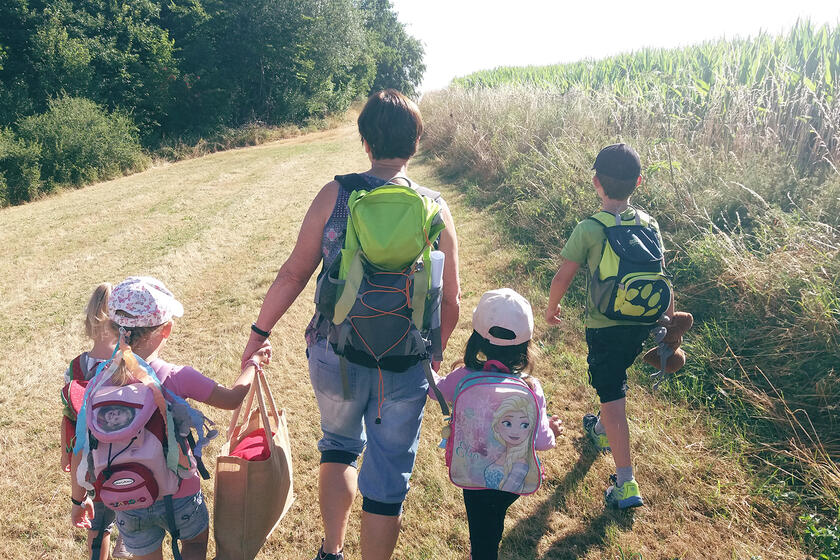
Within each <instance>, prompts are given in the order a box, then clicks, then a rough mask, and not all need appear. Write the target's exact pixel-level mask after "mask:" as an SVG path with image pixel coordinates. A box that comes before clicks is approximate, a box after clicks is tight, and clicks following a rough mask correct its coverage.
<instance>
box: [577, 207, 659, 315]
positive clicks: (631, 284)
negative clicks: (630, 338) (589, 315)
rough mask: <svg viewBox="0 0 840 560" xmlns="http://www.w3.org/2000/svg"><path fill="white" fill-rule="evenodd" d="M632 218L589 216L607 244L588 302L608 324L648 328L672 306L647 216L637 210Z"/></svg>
mask: <svg viewBox="0 0 840 560" xmlns="http://www.w3.org/2000/svg"><path fill="white" fill-rule="evenodd" d="M635 214H636V215H635V218H633V219H631V220H627V221H622V219H621V214H612V213H611V212H606V211H604V210H602V211H600V212H597V213H596V214H594V215H593V216H590V218H589V219H590V220H593V221H595V222H597V223H598V224H600V225H601V227H603V228H604V235H605V236H606V239H605V240H604V246H603V249H602V251H601V260H600V261H599V263H598V266H597V268H596V269H595V272H594V273H593V274H592V278H591V280H590V283H589V300H590V301H591V303H592V305H594V306H595V308H596V309H598V311H600V312H601V313H603V314H604V316H606V317H608V318H610V319H617V320H621V321H634V322H637V323H643V324H651V325H652V324H654V323H656V321H657V320H658V319H659V318H660V317H661V316H662V314H663V313H665V312H666V311H667V310H668V307H669V306H670V305H671V298H672V297H673V296H672V288H671V281H670V280H669V279H668V277H667V276H666V274H665V268H664V265H663V261H662V255H663V251H662V243H661V241H660V239H659V235H658V234H657V232H656V230H655V229H654V228H653V227H652V226H651V225H650V223H651V218H650V216H648V215H647V214H645V213H644V212H642V211H641V210H639V209H636V213H635Z"/></svg>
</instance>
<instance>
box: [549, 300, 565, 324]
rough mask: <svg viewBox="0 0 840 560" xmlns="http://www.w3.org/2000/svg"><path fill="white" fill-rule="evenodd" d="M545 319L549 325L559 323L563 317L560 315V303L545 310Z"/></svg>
mask: <svg viewBox="0 0 840 560" xmlns="http://www.w3.org/2000/svg"><path fill="white" fill-rule="evenodd" d="M545 320H546V322H547V323H548V324H549V325H559V324H560V323H561V322H562V321H563V319H562V318H561V317H560V304H559V303H558V304H557V305H555V306H554V307H553V308H552V307H549V308H548V309H546V310H545Z"/></svg>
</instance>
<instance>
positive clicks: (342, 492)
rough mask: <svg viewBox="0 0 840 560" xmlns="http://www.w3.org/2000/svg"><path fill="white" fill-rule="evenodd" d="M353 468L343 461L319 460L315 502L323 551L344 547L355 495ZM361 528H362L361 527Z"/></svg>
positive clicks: (354, 470)
mask: <svg viewBox="0 0 840 560" xmlns="http://www.w3.org/2000/svg"><path fill="white" fill-rule="evenodd" d="M357 476H358V474H357V471H356V468H355V467H354V466H352V465H345V464H343V463H321V466H320V469H319V471H318V502H319V504H320V506H321V520H322V521H323V523H324V545H323V550H324V552H325V553H327V554H334V553H336V552H339V551H340V550H341V549H342V548H343V547H344V536H345V534H346V533H347V523H348V520H349V519H350V508H351V507H352V506H353V499H354V498H355V497H356V479H357ZM362 527H363V530H364V526H362Z"/></svg>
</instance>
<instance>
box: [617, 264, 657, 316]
mask: <svg viewBox="0 0 840 560" xmlns="http://www.w3.org/2000/svg"><path fill="white" fill-rule="evenodd" d="M628 286H630V287H629V288H628ZM670 301H671V288H670V285H669V284H668V282H667V280H664V279H662V278H660V277H659V276H658V275H654V276H651V275H649V274H644V275H638V276H636V277H634V278H631V279H629V281H628V282H627V283H626V284H625V289H624V290H619V292H618V294H617V296H616V298H615V311H616V312H618V313H621V314H622V315H624V316H625V317H637V318H641V319H645V320H646V319H648V318H650V319H652V320H656V319H658V318H659V317H660V315H662V314H663V313H665V311H667V309H668V305H669V304H670ZM663 304H664V305H663Z"/></svg>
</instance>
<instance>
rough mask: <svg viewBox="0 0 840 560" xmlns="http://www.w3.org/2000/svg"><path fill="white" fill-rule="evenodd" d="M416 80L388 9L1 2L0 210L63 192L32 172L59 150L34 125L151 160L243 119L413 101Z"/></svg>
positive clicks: (208, 2) (244, 2)
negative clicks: (397, 96)
mask: <svg viewBox="0 0 840 560" xmlns="http://www.w3.org/2000/svg"><path fill="white" fill-rule="evenodd" d="M424 70H425V66H424V65H423V48H422V45H421V44H420V42H419V41H418V40H417V39H415V38H414V37H412V36H410V35H409V34H408V33H407V32H406V30H405V26H404V25H403V24H401V23H400V22H399V20H398V19H397V15H396V13H395V11H394V9H393V6H392V5H391V2H390V0H4V1H3V2H2V3H0V202H5V203H15V202H20V201H25V200H29V199H31V198H32V195H33V194H35V193H37V192H38V191H41V190H49V189H50V188H51V187H52V186H53V185H55V184H60V183H63V182H67V180H68V179H67V177H56V176H43V174H41V173H40V171H44V170H46V169H47V168H50V169H51V168H54V167H56V165H54V164H53V163H54V162H47V163H48V165H46V166H45V165H43V163H44V158H45V157H46V156H45V155H44V153H45V151H46V152H51V151H52V152H54V151H55V149H54V148H55V146H54V144H55V145H58V144H62V143H63V141H62V139H61V138H59V135H58V133H57V132H55V131H46V132H48V134H47V135H46V136H44V135H43V134H42V133H43V132H44V130H43V128H42V127H44V126H47V127H50V126H53V125H54V126H56V127H58V128H61V129H62V130H63V132H62V134H66V133H67V132H68V130H69V131H72V130H73V129H74V128H78V127H79V126H82V127H86V128H97V126H99V127H100V128H103V130H106V129H110V128H116V129H117V131H118V133H116V134H115V133H113V131H112V132H111V133H109V134H108V135H106V136H108V138H106V139H103V141H105V140H108V139H110V141H115V140H114V138H115V137H117V138H118V140H116V141H121V142H122V141H125V142H129V143H134V144H137V145H138V146H141V147H142V148H144V149H146V150H150V149H154V148H156V147H157V146H160V145H161V144H164V143H167V142H172V141H173V139H183V140H185V141H187V142H189V141H191V140H194V139H198V138H200V137H201V136H202V135H205V134H210V133H212V132H213V131H218V130H220V129H223V128H225V127H228V128H230V127H238V126H242V125H244V124H246V123H253V122H260V123H264V124H266V125H277V124H285V123H302V122H305V121H307V120H308V119H312V118H319V117H324V116H326V115H328V114H332V113H338V112H342V111H344V110H346V109H347V108H348V107H349V105H350V103H351V102H352V101H354V100H356V99H359V98H363V97H365V96H367V95H368V94H369V93H370V92H371V91H373V90H376V89H381V88H384V87H395V88H398V89H400V90H402V91H404V92H407V93H409V94H414V93H415V88H416V87H417V86H418V85H419V83H420V80H421V77H422V74H423V71H424ZM68 103H69V104H70V105H69V106H68V105H67V104H68ZM59 106H61V110H62V112H63V114H56V113H57V111H58V109H57V107H59ZM68 113H69V114H71V115H75V116H76V117H77V118H81V119H82V120H81V121H78V122H76V121H74V122H67V119H68ZM33 118H37V119H39V120H38V123H37V124H38V125H40V126H34V123H33V122H32V119H33ZM84 119H88V120H84ZM91 119H92V121H91ZM53 121H58V123H57V124H55V123H53ZM93 121H95V123H94V122H93ZM109 123H113V125H114V126H113V127H111V125H110V124H109ZM85 140H86V141H94V142H95V141H96V139H95V138H93V139H91V138H90V137H89V135H88V138H86V139H85ZM63 157H68V156H67V154H65V156H63ZM69 157H72V155H70V156H69ZM130 159H131V158H129V160H130ZM75 163H77V162H70V164H71V165H74V164H75ZM127 165H129V166H131V165H134V166H136V165H137V162H136V161H134V162H133V163H129V164H127ZM33 166H35V167H38V168H40V169H39V170H38V171H39V173H38V174H39V175H41V176H40V177H39V178H38V179H37V180H35V181H34V184H33V177H34V175H35V174H36V173H35V172H34V170H33V169H32V167H33ZM119 166H120V167H122V166H123V164H122V163H120V164H119ZM106 167H107V166H106ZM123 171H125V169H123ZM81 175H86V176H87V178H88V179H90V178H91V177H94V178H96V177H99V178H104V177H103V175H107V174H103V173H102V172H99V173H97V172H93V173H87V174H85V173H81ZM22 177H28V179H26V180H23V179H21V178H22ZM21 181H23V182H22V183H21ZM71 182H72V180H71ZM12 183H14V184H12ZM33 188H34V192H33ZM18 191H19V192H18Z"/></svg>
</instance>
